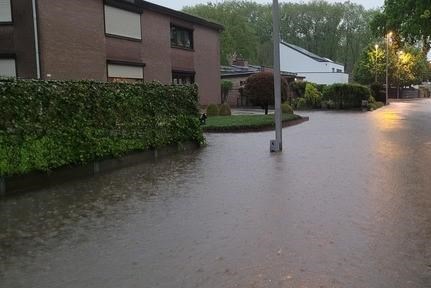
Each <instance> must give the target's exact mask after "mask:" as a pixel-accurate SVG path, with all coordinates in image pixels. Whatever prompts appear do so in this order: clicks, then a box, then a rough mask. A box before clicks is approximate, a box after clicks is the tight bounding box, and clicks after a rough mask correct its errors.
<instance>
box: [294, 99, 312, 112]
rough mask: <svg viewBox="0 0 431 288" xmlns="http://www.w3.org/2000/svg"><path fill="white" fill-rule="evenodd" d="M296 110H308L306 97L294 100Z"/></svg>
mask: <svg viewBox="0 0 431 288" xmlns="http://www.w3.org/2000/svg"><path fill="white" fill-rule="evenodd" d="M293 103H295V104H294V107H295V109H296V110H306V109H307V108H308V106H307V101H306V100H305V98H296V99H295V100H294V101H293Z"/></svg>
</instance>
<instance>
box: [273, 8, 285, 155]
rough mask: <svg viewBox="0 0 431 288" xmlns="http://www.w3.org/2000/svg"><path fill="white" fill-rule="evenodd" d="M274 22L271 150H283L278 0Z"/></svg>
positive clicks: (274, 12)
mask: <svg viewBox="0 0 431 288" xmlns="http://www.w3.org/2000/svg"><path fill="white" fill-rule="evenodd" d="M272 22H273V32H272V37H273V41H274V98H275V99H274V104H275V115H274V121H275V140H271V143H270V150H271V152H280V151H282V150H283V140H282V131H281V129H282V126H281V125H282V123H281V118H282V116H281V73H280V7H279V5H278V0H273V2H272Z"/></svg>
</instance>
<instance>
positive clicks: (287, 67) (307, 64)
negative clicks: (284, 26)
mask: <svg viewBox="0 0 431 288" xmlns="http://www.w3.org/2000/svg"><path fill="white" fill-rule="evenodd" d="M280 67H281V71H286V72H293V73H298V75H299V76H305V77H306V79H305V81H309V82H314V83H317V84H334V83H348V82H349V75H348V74H345V73H344V67H343V65H340V64H337V63H334V62H330V61H328V62H319V61H316V60H314V59H312V58H310V57H308V56H306V55H304V54H302V53H300V52H298V51H296V50H295V49H292V48H290V47H288V46H286V45H284V44H280ZM333 69H334V70H333ZM337 69H338V70H341V71H342V72H341V73H339V72H338V73H337V72H335V73H334V72H333V71H337Z"/></svg>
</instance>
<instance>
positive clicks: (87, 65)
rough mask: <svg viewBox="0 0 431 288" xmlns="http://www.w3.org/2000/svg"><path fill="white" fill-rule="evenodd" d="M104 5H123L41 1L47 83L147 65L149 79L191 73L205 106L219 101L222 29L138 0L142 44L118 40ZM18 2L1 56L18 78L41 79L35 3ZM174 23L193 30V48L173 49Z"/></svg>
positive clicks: (0, 40)
mask: <svg viewBox="0 0 431 288" xmlns="http://www.w3.org/2000/svg"><path fill="white" fill-rule="evenodd" d="M105 2H108V3H109V4H111V3H114V4H115V3H119V4H120V5H121V4H122V3H124V1H120V0H118V1H115V0H112V1H103V0H73V1H70V0H56V1H51V0H37V1H36V3H37V13H38V17H37V23H38V29H37V30H38V36H39V41H38V44H39V49H40V53H39V54H40V72H41V78H42V79H58V80H80V79H92V80H98V81H107V61H108V60H112V61H122V62H131V63H142V64H145V68H144V80H145V81H154V80H155V81H160V82H162V83H165V84H170V83H171V82H172V72H173V71H189V72H191V73H194V79H195V81H196V83H197V84H198V85H199V92H200V97H201V104H202V105H207V104H210V103H219V102H220V64H219V63H220V51H219V33H220V30H221V29H222V27H221V26H218V25H217V24H214V23H210V22H207V21H205V20H202V19H199V18H196V17H193V16H189V15H187V14H184V13H181V12H178V11H174V10H170V9H167V8H164V7H161V6H157V5H154V4H151V3H148V2H145V1H139V0H136V1H135V4H134V5H132V6H133V7H132V8H134V9H138V10H140V12H142V14H141V30H142V40H138V41H135V40H128V39H120V38H114V37H111V36H108V35H105V22H104V21H105V18H104V5H105ZM13 4H14V5H13V9H14V10H13V12H14V21H13V23H12V24H11V25H6V26H0V55H1V54H13V55H15V57H16V62H17V76H18V77H20V78H36V75H37V73H36V64H35V63H36V57H35V52H34V51H35V44H34V43H35V41H34V29H33V24H32V23H33V18H32V13H31V12H32V7H31V1H26V0H14V1H13ZM125 5H126V8H127V7H128V4H125ZM129 6H130V5H129ZM120 7H121V6H120ZM171 24H175V25H180V26H182V27H186V28H188V29H191V30H193V43H194V47H193V49H189V50H187V49H178V48H173V47H171V42H170V29H171Z"/></svg>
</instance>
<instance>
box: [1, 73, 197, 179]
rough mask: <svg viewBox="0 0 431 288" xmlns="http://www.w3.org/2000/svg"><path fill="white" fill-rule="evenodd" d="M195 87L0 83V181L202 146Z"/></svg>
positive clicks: (66, 82) (96, 83) (17, 81)
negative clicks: (155, 150)
mask: <svg viewBox="0 0 431 288" xmlns="http://www.w3.org/2000/svg"><path fill="white" fill-rule="evenodd" d="M197 104H198V92H197V86H167V85H162V84H159V83H145V84H144V83H139V84H125V83H100V82H93V81H25V80H0V115H1V117H0V175H14V174H22V173H27V172H30V171H35V170H39V171H47V170H50V169H54V168H57V167H61V166H64V165H71V164H83V163H87V162H89V161H93V160H96V159H100V158H105V157H112V156H114V157H115V156H120V155H123V154H125V153H127V152H130V151H139V150H141V151H142V150H148V149H152V148H156V147H160V146H164V145H168V144H173V143H179V142H183V141H196V142H199V143H202V142H203V141H204V138H203V135H202V128H201V127H200V124H199V120H198V117H197V116H198V113H199V111H198V107H197Z"/></svg>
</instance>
